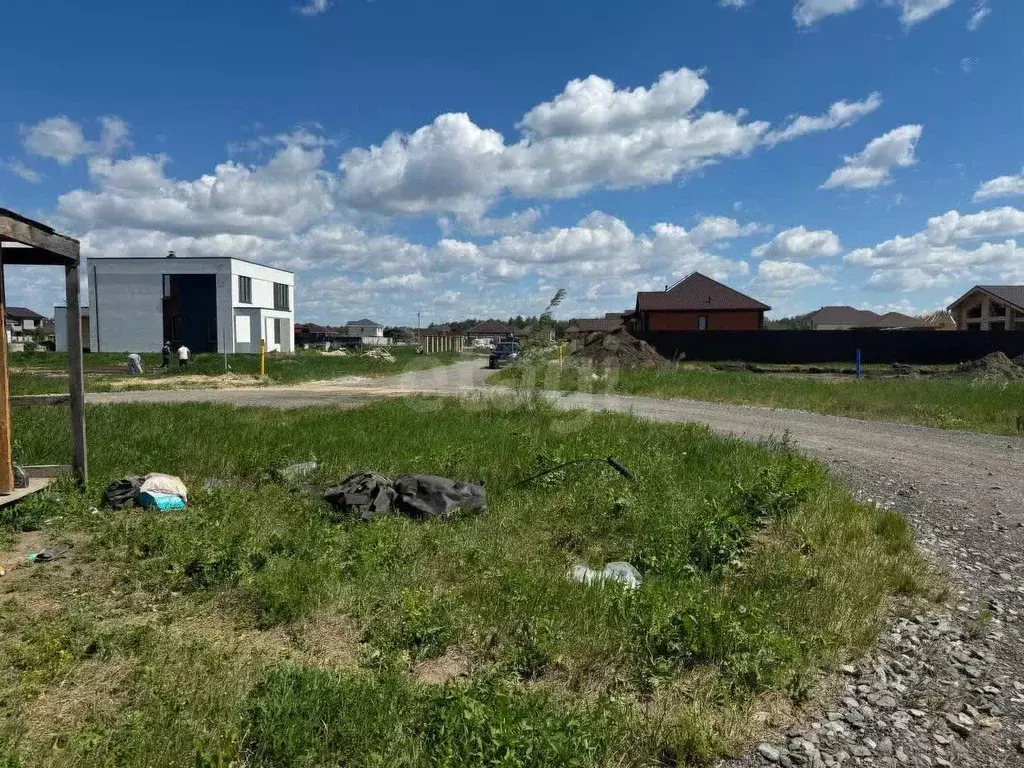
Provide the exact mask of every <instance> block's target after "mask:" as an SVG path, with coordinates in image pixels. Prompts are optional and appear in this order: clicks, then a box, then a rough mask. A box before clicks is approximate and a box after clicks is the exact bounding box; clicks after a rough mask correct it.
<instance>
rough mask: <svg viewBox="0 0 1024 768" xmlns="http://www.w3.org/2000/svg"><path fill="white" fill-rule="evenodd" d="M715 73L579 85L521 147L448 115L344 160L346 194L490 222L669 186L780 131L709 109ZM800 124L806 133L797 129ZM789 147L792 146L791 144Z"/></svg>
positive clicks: (841, 111) (366, 203) (556, 101)
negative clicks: (514, 202) (509, 202)
mask: <svg viewBox="0 0 1024 768" xmlns="http://www.w3.org/2000/svg"><path fill="white" fill-rule="evenodd" d="M708 88H709V86H708V83H707V81H706V80H705V79H704V77H703V75H702V74H701V73H699V72H695V71H693V70H689V69H685V68H684V69H679V70H676V71H673V72H666V73H664V74H663V75H661V77H659V78H658V80H657V81H656V82H655V83H654V84H653V85H651V86H649V87H638V88H632V89H628V88H620V87H618V86H616V85H615V83H613V82H612V81H610V80H607V79H605V78H601V77H598V76H596V75H592V76H590V77H587V78H585V79H582V80H572V81H570V82H569V83H568V84H567V85H566V86H565V88H564V89H563V90H562V92H561V93H559V94H558V95H557V96H555V97H554V98H553V99H551V100H550V101H546V102H543V103H541V104H538V105H536V106H534V107H533V108H532V109H530V110H529V111H528V112H527V113H526V114H525V115H524V116H523V118H522V120H520V121H519V122H518V123H517V129H518V130H519V132H520V135H519V136H518V137H517V138H516V139H515V140H513V141H510V140H507V139H506V137H505V136H503V135H502V134H501V133H500V132H498V131H495V130H492V129H488V128H483V127H481V126H478V125H477V124H476V123H474V122H473V120H472V119H471V118H470V117H469V115H467V114H464V113H449V114H444V115H440V116H439V117H437V118H436V119H435V120H434V121H433V122H432V123H430V124H429V125H425V126H423V127H421V128H418V129H416V130H415V131H412V132H411V133H401V132H395V133H393V134H391V135H390V136H388V137H387V138H386V139H385V140H384V141H383V142H381V143H380V144H375V145H371V146H370V147H365V148H363V147H357V148H354V149H351V150H349V151H348V152H346V153H345V154H344V155H343V156H342V158H341V162H340V169H341V182H340V183H341V190H340V191H341V198H342V200H343V201H344V202H345V204H346V205H348V206H351V207H352V208H354V209H357V210H360V211H369V212H373V213H378V214H384V215H394V214H423V213H455V214H461V215H480V213H481V211H483V210H486V209H487V208H488V207H489V206H490V205H491V204H492V203H493V202H494V201H496V200H497V199H499V198H500V197H502V196H504V195H511V196H514V197H518V198H524V199H540V198H567V197H575V196H578V195H581V194H585V193H586V192H589V191H591V190H594V189H624V188H629V187H637V186H647V185H652V184H664V183H666V182H669V181H671V180H673V179H675V178H676V177H678V176H679V175H681V174H683V173H686V172H688V171H693V170H696V169H699V168H702V167H704V166H706V165H709V164H712V163H716V162H719V161H721V160H724V159H726V158H733V157H741V156H744V155H746V154H748V153H750V152H751V151H753V150H754V149H755V148H756V147H757V146H758V145H759V144H761V143H762V141H763V139H764V136H765V134H766V133H768V130H769V125H768V123H766V122H762V121H749V122H748V121H747V119H746V117H747V116H746V113H745V112H744V111H743V110H738V111H737V112H735V113H727V112H700V111H699V106H700V104H701V102H702V101H703V100H704V97H705V95H706V94H707V92H708ZM873 105H874V99H873V98H870V97H869V99H868V100H867V101H866V102H863V103H860V102H858V103H846V102H840V103H839V104H836V105H833V107H832V108H831V109H830V111H829V114H828V115H825V116H823V117H820V118H804V119H803V120H800V119H799V118H797V119H795V120H794V121H793V124H791V125H790V126H789V128H787V129H783V132H787V131H788V132H789V134H790V135H788V136H787V137H786V138H795V137H796V136H797V135H800V134H802V133H809V132H811V131H814V130H826V129H827V128H828V124H829V123H834V124H835V127H840V126H842V125H846V124H849V123H850V122H852V121H853V120H855V119H856V118H857V116H858V115H859V114H864V113H865V110H868V111H870V109H873V108H875V107H874V106H873ZM797 123H799V125H797ZM780 140H781V139H780Z"/></svg>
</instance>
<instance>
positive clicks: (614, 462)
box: [512, 456, 633, 488]
mask: <svg viewBox="0 0 1024 768" xmlns="http://www.w3.org/2000/svg"><path fill="white" fill-rule="evenodd" d="M589 462H594V463H597V464H607V465H608V466H609V467H611V468H612V469H614V470H615V471H616V472H618V473H619V474H620V475H622V476H623V477H624V478H626V479H627V480H632V479H633V473H632V472H630V471H629V470H628V469H626V466H625V465H624V464H623V463H622V462H621V461H619V460H618V459H616V458H615V457H613V456H609V457H608V458H606V459H602V458H599V457H597V456H587V457H586V458H583V459H573V460H572V461H566V462H563V463H561V464H556V465H555V466H553V467H548V468H547V469H545V470H543V471H541V472H538V473H537V474H535V475H530V476H529V477H527V478H524V479H522V480H520V481H519V482H518V483H515V484H513V485H512V488H518V487H519V486H521V485H526V484H527V483H528V482H530V481H531V480H536V479H537V478H539V477H544V476H545V475H550V474H551V473H552V472H557V471H558V470H560V469H562V468H564V467H571V466H572V465H573V464H586V463H589Z"/></svg>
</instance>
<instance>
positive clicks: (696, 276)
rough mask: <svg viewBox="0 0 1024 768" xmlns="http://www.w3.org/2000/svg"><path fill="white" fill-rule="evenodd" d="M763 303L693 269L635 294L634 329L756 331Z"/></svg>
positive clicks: (761, 314) (758, 328)
mask: <svg viewBox="0 0 1024 768" xmlns="http://www.w3.org/2000/svg"><path fill="white" fill-rule="evenodd" d="M770 309H771V307H769V306H768V305H767V304H762V303H761V302H760V301H758V300H757V299H752V298H750V297H749V296H747V295H745V294H742V293H740V292H739V291H737V290H735V289H733V288H730V287H729V286H727V285H723V284H722V283H720V282H718V281H717V280H712V279H711V278H710V277H707V276H706V275H702V274H701V273H700V272H693V273H692V274H690V275H688V276H687V277H684V278H683V279H682V280H680V281H679V282H678V283H676V284H675V285H673V286H671V287H666V288H665V290H664V291H641V292H640V293H637V295H636V313H635V317H634V323H635V327H636V329H637V330H638V331H642V332H646V331H654V332H658V331H758V330H761V328H763V327H764V313H765V312H767V311H768V310H770Z"/></svg>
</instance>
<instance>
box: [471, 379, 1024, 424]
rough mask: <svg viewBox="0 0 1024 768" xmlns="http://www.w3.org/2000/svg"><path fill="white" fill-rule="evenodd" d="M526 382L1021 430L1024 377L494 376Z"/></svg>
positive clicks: (510, 382)
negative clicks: (1019, 379) (1014, 380)
mask: <svg viewBox="0 0 1024 768" xmlns="http://www.w3.org/2000/svg"><path fill="white" fill-rule="evenodd" d="M490 383H492V384H500V385H504V386H511V387H518V388H526V389H531V388H535V387H537V388H543V389H555V390H561V391H566V392H575V391H583V392H598V393H600V392H606V393H612V392H614V393H619V394H624V395H644V396H647V397H662V398H688V399H692V400H706V401H711V402H720V403H738V404H741V405H763V406H768V407H770V408H794V409H797V410H803V411H814V412H817V413H829V414H834V415H837V416H850V417H853V418H858V419H872V420H876V421H890V422H896V423H900V424H918V425H921V426H925V427H938V428H940V429H967V430H973V431H976V432H990V433H993V434H998V435H1015V434H1019V433H1020V432H1019V423H1020V422H1019V419H1020V418H1022V417H1024V383H1022V382H1010V381H992V380H985V379H952V378H948V379H947V378H935V379H930V378H898V379H870V378H869V379H862V380H860V381H858V380H857V379H856V378H854V377H843V378H839V377H834V378H833V377H829V378H813V377H809V376H808V377H804V376H782V375H766V374H755V373H743V372H733V371H714V370H707V369H705V370H696V369H692V368H679V369H666V370H660V371H597V370H594V369H591V368H585V367H576V366H568V365H567V366H565V368H564V370H563V371H562V373H561V374H559V371H558V365H557V363H551V362H541V363H536V364H532V365H519V366H512V367H509V368H506V369H505V370H503V371H502V372H501V373H500V374H498V375H497V376H495V377H493V378H492V379H491V380H490Z"/></svg>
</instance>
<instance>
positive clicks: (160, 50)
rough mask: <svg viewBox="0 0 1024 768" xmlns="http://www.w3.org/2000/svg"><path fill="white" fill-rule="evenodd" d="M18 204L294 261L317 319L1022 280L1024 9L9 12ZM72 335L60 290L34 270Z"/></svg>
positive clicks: (320, 5)
mask: <svg viewBox="0 0 1024 768" xmlns="http://www.w3.org/2000/svg"><path fill="white" fill-rule="evenodd" d="M5 21H6V22H7V24H6V25H5V26H6V28H8V29H15V30H17V29H24V30H39V29H45V30H47V35H46V40H47V43H48V44H49V48H48V49H47V50H45V51H44V50H41V49H39V48H38V47H37V42H38V39H39V38H38V37H37V36H35V35H28V34H26V35H17V34H14V35H7V36H5V39H4V44H3V57H4V61H5V74H6V75H7V77H6V78H5V85H6V93H5V99H4V108H3V110H0V205H2V206H4V207H8V208H13V209H15V210H17V211H19V212H22V213H24V214H26V215H29V216H33V217H36V218H39V219H41V220H43V221H46V222H49V223H51V224H53V225H54V226H57V227H58V228H61V229H62V230H64V231H67V232H69V233H71V234H73V235H75V236H77V237H80V238H81V239H82V242H83V251H84V252H85V254H86V255H87V256H88V255H96V256H99V255H102V256H146V255H149V256H158V255H162V254H164V253H166V251H167V250H168V249H170V248H173V249H174V250H176V251H177V252H178V253H179V255H196V256H200V255H238V256H240V257H243V258H248V259H253V260H257V261H265V262H268V263H272V264H275V265H279V266H284V267H287V268H290V269H294V270H295V272H296V278H297V286H298V287H297V289H296V310H297V316H298V318H299V319H302V320H315V321H319V322H330V323H337V322H343V321H344V320H346V319H349V318H350V317H356V316H364V315H369V316H371V317H373V318H375V319H378V320H380V321H381V322H387V323H404V324H409V323H413V322H415V314H416V311H417V310H422V312H423V317H424V321H425V322H427V321H443V320H447V319H454V318H460V317H465V316H473V315H475V316H490V315H493V316H499V317H506V316H509V315H515V314H520V313H522V314H530V313H536V312H537V311H539V310H540V309H541V308H543V306H544V305H545V304H546V300H547V298H548V297H549V296H550V294H552V293H553V292H554V290H555V289H556V288H558V287H565V288H566V289H567V290H568V294H569V295H568V300H567V302H566V304H565V306H564V308H563V314H564V315H578V316H581V315H589V314H595V313H601V312H604V311H609V310H615V309H623V308H627V307H629V306H631V305H632V304H633V295H634V293H635V291H636V290H640V289H651V288H658V287H661V286H662V285H664V284H665V283H670V282H674V281H675V280H676V279H678V278H679V277H682V276H683V275H685V274H687V273H688V272H690V271H692V270H694V269H698V270H701V271H704V272H706V273H708V274H711V275H713V276H715V277H719V278H721V279H724V280H725V281H726V282H728V283H729V284H731V285H733V286H734V287H736V288H739V289H740V290H744V291H747V292H749V293H751V294H753V295H754V296H756V297H757V298H760V299H762V300H764V301H767V302H769V303H770V304H772V305H773V307H775V309H776V312H775V314H777V315H782V314H792V313H796V312H802V311H807V310H811V309H814V308H816V307H818V306H821V305H823V304H852V305H856V306H864V307H872V308H878V309H880V308H895V309H901V310H904V311H929V310H932V309H935V308H938V307H940V306H944V305H945V304H946V303H947V302H948V300H949V299H950V297H954V296H957V295H959V294H961V293H962V292H963V291H964V290H966V289H967V288H968V287H970V285H973V284H974V283H976V282H986V283H1007V282H1022V281H1024V244H1022V245H1021V246H1018V244H1017V239H1020V238H1021V236H1022V235H1024V211H1022V210H1021V206H1022V201H1024V170H1022V167H1024V151H1022V150H1024V147H1022V138H1021V137H1022V136H1024V130H1022V129H1024V89H1022V85H1024V51H1022V47H1021V46H1020V44H1019V33H1020V31H1021V30H1024V3H1020V2H1017V1H1016V0H987V1H986V0H688V1H687V2H679V0H675V2H667V1H666V2H636V3H622V2H614V3H613V2H605V1H604V0H589V2H582V0H563V1H562V2H558V3H550V2H539V1H538V0H525V1H524V2H519V3H516V4H497V3H492V4H488V3H479V2H477V3H470V2H466V1H465V0H458V1H457V2H456V1H449V0H438V1H436V2H434V3H423V2H415V1H414V0H375V1H374V2H366V1H365V0H329V1H328V2H324V0H296V1H295V2H289V0H253V1H252V2H245V3H242V2H240V1H239V0H234V1H233V2H231V1H229V0H207V1H206V2H203V3H188V4H186V3H163V4H142V3H138V2H128V1H127V0H107V1H106V2H104V3H102V4H83V3H79V2H58V1H57V0H32V2H28V1H27V0H9V2H8V3H7V4H6V7H5ZM8 283H9V284H8V298H9V301H10V302H11V303H12V304H24V305H28V306H32V307H35V308H36V309H38V310H40V311H44V312H47V313H49V312H50V311H52V310H51V309H50V307H52V305H53V304H54V303H58V302H59V301H60V295H59V293H58V292H57V290H56V286H57V281H55V280H54V279H53V275H51V274H49V273H48V272H46V271H45V270H39V269H28V268H22V269H15V268H11V269H10V270H9V278H8Z"/></svg>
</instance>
